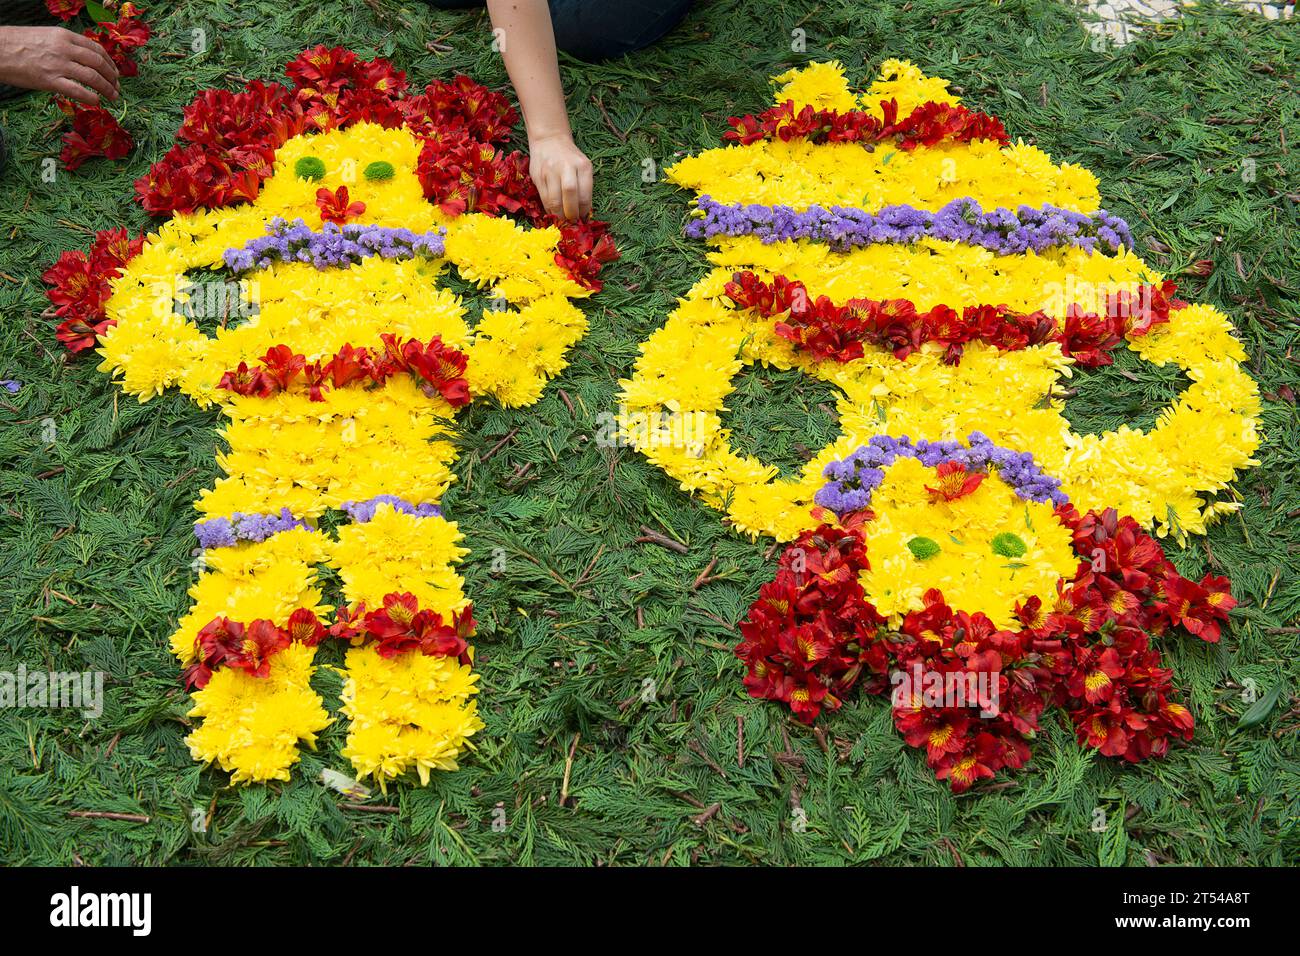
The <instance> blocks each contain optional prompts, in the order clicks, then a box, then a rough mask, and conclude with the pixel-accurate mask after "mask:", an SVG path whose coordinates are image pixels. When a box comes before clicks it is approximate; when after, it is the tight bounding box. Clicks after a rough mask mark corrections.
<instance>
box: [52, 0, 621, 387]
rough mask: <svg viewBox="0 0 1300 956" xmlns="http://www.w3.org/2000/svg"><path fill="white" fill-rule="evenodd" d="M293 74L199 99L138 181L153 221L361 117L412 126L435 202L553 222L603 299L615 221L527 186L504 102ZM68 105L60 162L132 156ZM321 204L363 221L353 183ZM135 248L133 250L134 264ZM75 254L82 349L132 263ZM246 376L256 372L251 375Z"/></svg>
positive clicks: (466, 84) (323, 57) (578, 273)
mask: <svg viewBox="0 0 1300 956" xmlns="http://www.w3.org/2000/svg"><path fill="white" fill-rule="evenodd" d="M137 17H138V12H137V11H136V10H135V8H134V7H133V6H132V5H131V4H129V3H128V4H123V6H122V8H121V19H120V20H119V21H118V23H117V24H113V25H110V26H109V27H108V28H107V29H106V30H105V35H106V36H107V37H110V38H112V40H113V42H114V43H116V44H118V47H119V48H120V49H121V50H126V49H130V48H132V44H133V43H135V42H136V41H137V40H139V38H140V37H142V36H143V37H144V38H146V39H147V35H148V29H147V27H144V25H143V24H142V23H140V22H139V21H138V19H137ZM142 27H143V32H142V31H141V28H142ZM141 42H142V41H141ZM285 73H286V75H287V76H288V77H289V78H290V79H291V80H292V81H293V84H294V86H293V88H292V89H290V88H288V87H285V86H283V85H281V84H278V83H271V84H267V83H262V82H260V81H257V80H254V81H252V82H250V83H249V84H248V85H247V86H246V87H245V88H244V89H243V90H240V91H238V92H230V91H227V90H204V91H202V92H201V93H199V94H198V95H197V96H196V97H195V98H194V100H193V101H192V102H191V103H190V104H189V105H188V106H187V107H186V108H185V110H184V115H183V120H182V122H181V125H180V128H179V129H178V130H177V132H176V143H175V145H173V146H172V148H171V149H169V150H168V151H167V153H166V154H165V155H164V156H163V158H162V159H160V160H159V161H158V162H156V163H154V164H153V166H152V167H150V169H149V171H148V172H147V173H146V174H145V175H144V176H142V177H140V179H138V180H137V181H136V183H135V191H136V198H137V199H138V200H139V202H140V204H141V206H143V207H144V209H145V211H146V212H148V213H151V214H154V215H165V214H171V213H188V212H194V211H195V210H198V209H204V208H208V209H210V208H215V207H219V206H226V205H232V204H237V203H242V202H251V201H252V200H253V199H255V198H257V194H258V191H259V190H260V189H261V186H262V182H263V180H265V179H266V178H268V177H269V176H270V175H271V172H272V168H273V165H274V160H275V153H276V150H278V149H279V148H280V147H281V146H283V145H284V144H285V143H286V142H288V141H289V140H290V139H292V138H293V137H294V136H297V135H298V134H300V133H303V132H306V131H308V130H315V129H332V128H336V127H345V126H349V125H351V124H353V123H357V122H361V121H362V120H365V121H368V122H374V123H379V124H381V125H383V126H386V127H389V128H394V127H398V126H405V127H406V128H408V129H409V130H411V132H412V133H414V134H415V135H416V136H417V137H418V138H419V139H420V140H422V143H423V145H422V148H421V152H420V159H419V164H418V167H417V170H416V172H417V175H418V176H419V178H420V182H421V184H422V186H423V188H424V192H425V195H426V196H427V197H428V198H429V199H430V200H432V201H434V202H436V203H438V204H439V206H441V208H442V209H443V210H444V211H445V212H448V213H451V214H453V215H454V214H459V213H463V212H481V213H484V214H487V215H494V216H495V215H503V214H514V215H519V216H521V217H522V218H524V219H526V220H527V221H528V222H529V223H531V224H532V225H533V226H536V227H539V228H542V227H547V226H554V227H555V228H557V229H558V230H559V232H560V241H559V242H558V243H557V246H556V253H555V261H556V263H557V264H558V265H559V266H560V267H561V268H563V269H564V270H565V271H566V272H568V273H569V275H570V276H572V277H573V280H574V281H575V282H577V283H578V284H579V285H581V286H583V287H584V288H587V289H591V290H593V291H598V290H599V289H600V287H601V282H600V278H599V274H600V270H601V267H602V266H603V265H604V264H605V263H608V262H612V261H613V260H615V259H617V258H618V250H617V248H616V247H615V245H614V239H613V237H612V236H611V235H610V233H609V224H608V223H605V222H601V221H599V220H594V219H589V220H586V221H583V222H572V223H569V222H561V221H559V220H557V219H556V218H555V217H554V216H551V215H549V214H547V212H546V210H545V208H544V207H543V206H542V202H541V198H540V196H539V195H538V193H537V188H536V187H535V186H534V185H533V181H532V179H531V178H529V176H528V158H527V156H525V155H524V154H523V153H520V152H517V151H516V152H509V153H507V152H504V151H503V150H501V149H500V148H498V144H501V143H504V142H505V141H506V140H507V139H508V138H509V136H510V133H511V130H512V128H513V125H514V123H515V121H516V120H517V118H518V117H517V114H516V113H515V110H514V109H513V108H512V107H511V106H510V104H509V101H508V100H507V99H506V98H505V97H504V96H503V95H502V94H500V93H495V92H492V91H491V90H488V89H487V88H486V87H484V86H481V85H480V84H478V83H475V82H474V81H473V80H471V79H469V77H466V76H460V75H458V76H455V77H453V78H452V79H450V80H435V81H433V82H432V83H430V84H429V85H428V86H426V87H425V89H424V92H423V93H419V94H416V95H413V96H406V95H404V94H405V92H406V89H407V82H406V76H405V74H403V73H402V72H400V71H398V70H395V69H394V68H393V67H392V65H391V64H389V63H387V62H385V61H384V60H378V59H376V60H361V59H359V58H358V57H357V55H356V54H355V53H352V52H351V51H349V50H344V49H341V48H334V49H329V48H326V47H324V46H318V47H316V48H314V49H311V50H307V51H305V52H304V53H302V54H301V55H300V56H298V57H296V58H295V59H294V60H293V61H291V62H290V63H289V64H288V65H287V66H286V67H285ZM69 109H70V111H72V115H74V129H73V131H72V132H71V133H69V134H68V136H69V137H72V138H73V139H72V141H71V142H70V143H69V145H68V146H67V147H65V150H64V161H65V163H69V164H70V168H75V167H76V166H77V165H80V163H82V162H84V161H85V159H86V158H88V157H90V156H93V155H107V156H111V157H114V158H117V157H120V156H124V155H125V154H126V153H127V152H129V150H130V149H131V140H130V136H129V134H127V133H126V131H125V130H123V129H121V127H120V126H118V125H117V122H116V120H114V119H113V117H112V115H111V114H109V113H108V112H107V111H106V110H103V109H102V108H100V107H76V108H75V109H74V108H73V107H71V106H69ZM317 202H318V204H319V206H320V209H321V212H322V216H323V218H325V219H326V220H327V221H330V222H345V221H347V220H348V219H351V218H354V217H356V216H359V215H362V214H363V213H364V211H365V204H364V203H361V202H355V201H351V200H350V197H349V196H348V194H347V189H346V187H340V188H339V189H338V190H337V191H336V192H333V193H331V192H330V191H329V190H324V189H322V190H320V191H319V192H318V193H317ZM139 249H140V245H139V244H136V245H135V246H134V247H133V248H132V249H131V252H130V255H134V254H135V253H136V252H138V251H139ZM72 255H77V256H81V257H82V258H81V260H80V261H83V262H84V260H85V254H84V253H76V254H73V253H65V254H64V256H63V257H62V258H61V259H60V260H59V264H58V266H56V267H55V268H52V269H50V270H49V271H48V272H46V274H45V277H46V281H47V282H49V283H51V284H52V285H54V286H55V287H54V288H52V289H50V290H49V291H48V293H47V294H48V295H49V297H50V300H51V301H52V302H54V304H55V305H56V306H57V307H59V314H60V315H61V316H64V314H65V309H67V308H68V307H69V304H70V303H71V302H72V301H73V300H75V302H76V305H75V308H73V311H74V312H75V315H68V316H65V322H64V324H63V325H61V326H60V329H59V339H60V341H63V342H64V343H65V344H67V345H68V347H69V348H70V349H71V350H72V351H80V350H82V349H86V348H90V347H91V346H93V345H94V344H95V341H96V337H97V336H98V335H99V334H100V333H102V332H103V331H104V329H105V328H107V322H106V320H105V316H104V311H103V306H104V303H105V302H106V301H107V298H108V285H107V280H108V279H109V278H112V277H115V276H116V275H117V272H116V271H115V270H116V268H117V267H120V266H122V265H124V264H125V261H126V260H125V259H124V260H121V261H120V262H115V263H113V264H112V271H109V272H107V273H106V274H105V275H104V276H102V277H100V278H93V277H92V276H87V277H85V281H84V282H83V280H82V277H81V276H80V274H79V269H77V268H72V267H70V266H69V264H68V259H69V256H72ZM92 258H93V256H92ZM128 258H129V256H128ZM236 371H238V370H236ZM245 371H246V372H248V373H249V374H252V371H253V370H248V369H247V368H246V369H245ZM230 374H231V375H235V372H232V373H230ZM236 381H239V379H238V378H235V379H232V382H236ZM253 385H256V387H259V388H260V387H262V386H261V384H260V380H258V379H257V378H256V376H254V377H253V379H251V380H250V382H249V383H247V384H246V385H245V384H241V386H240V387H253ZM439 387H440V388H441V386H439ZM453 394H454V393H453ZM449 400H451V399H449Z"/></svg>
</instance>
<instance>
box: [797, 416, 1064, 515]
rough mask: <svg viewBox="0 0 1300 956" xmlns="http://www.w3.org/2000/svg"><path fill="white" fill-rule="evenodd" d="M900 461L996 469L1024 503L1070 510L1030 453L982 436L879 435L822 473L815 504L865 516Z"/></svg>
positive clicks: (1057, 486)
mask: <svg viewBox="0 0 1300 956" xmlns="http://www.w3.org/2000/svg"><path fill="white" fill-rule="evenodd" d="M899 458H915V459H917V460H918V461H919V462H920V463H921V464H923V465H925V466H926V467H927V468H937V467H938V466H939V465H942V464H943V463H944V462H956V463H957V464H960V465H965V466H966V467H967V468H968V469H969V470H971V471H982V470H985V469H988V468H996V469H997V472H998V477H999V478H1000V479H1001V480H1002V481H1003V482H1005V483H1006V484H1007V485H1009V486H1010V487H1011V490H1012V491H1014V492H1015V493H1016V496H1017V497H1019V498H1021V499H1023V500H1025V501H1050V502H1052V504H1054V505H1064V504H1069V501H1070V499H1069V497H1067V496H1066V494H1065V492H1063V491H1061V482H1060V480H1059V479H1057V478H1053V477H1052V476H1051V475H1048V474H1047V473H1045V472H1044V471H1043V470H1042V468H1040V467H1039V466H1038V465H1037V463H1035V461H1034V456H1033V455H1032V454H1030V453H1029V452H1027V451H1012V450H1011V449H1009V448H1003V447H1001V446H1000V445H995V444H993V442H992V441H991V440H990V439H989V438H988V437H986V436H985V435H983V434H981V433H980V432H971V433H970V434H969V435H968V436H967V437H966V441H965V442H964V443H963V442H960V441H927V440H925V439H924V438H920V439H917V440H916V441H915V442H914V441H912V440H911V439H910V438H908V437H907V436H906V435H904V436H902V437H901V438H891V437H890V436H889V435H875V436H873V437H872V438H871V439H870V440H869V441H868V442H867V443H866V444H865V445H863V446H862V447H860V448H859V449H857V450H856V451H855V452H853V453H852V454H851V455H849V456H848V457H847V458H843V459H840V460H838V461H833V462H831V463H830V464H829V465H827V466H826V468H825V469H824V470H823V471H822V476H823V477H824V478H826V479H828V482H827V484H825V485H823V486H822V487H821V489H820V490H818V492H817V494H816V495H815V496H814V498H813V500H814V501H815V502H816V503H817V504H819V505H821V506H822V507H823V508H829V509H830V510H831V511H834V512H835V513H837V514H841V515H842V514H846V513H847V512H850V511H861V510H862V509H863V508H866V507H867V506H868V505H869V504H871V494H872V492H874V491H875V490H876V488H878V487H879V486H880V483H881V482H882V481H884V479H885V469H886V468H888V467H889V466H890V465H892V464H893V463H894V462H895V461H896V460H897V459H899Z"/></svg>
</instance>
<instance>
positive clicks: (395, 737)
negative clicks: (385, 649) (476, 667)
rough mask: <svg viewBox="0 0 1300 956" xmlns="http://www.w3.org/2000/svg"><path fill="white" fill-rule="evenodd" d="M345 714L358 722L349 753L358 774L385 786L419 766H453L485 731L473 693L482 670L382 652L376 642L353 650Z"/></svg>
mask: <svg viewBox="0 0 1300 956" xmlns="http://www.w3.org/2000/svg"><path fill="white" fill-rule="evenodd" d="M347 675H348V676H347V680H346V682H345V683H344V685H343V708H342V710H343V714H344V715H345V716H347V717H349V718H351V720H352V725H351V727H350V729H349V730H348V739H347V743H346V744H345V745H344V747H343V756H345V757H347V758H348V759H349V760H350V761H352V766H353V767H355V768H356V771H357V775H358V778H359V779H364V778H365V777H374V779H375V781H376V782H377V783H378V784H379V786H380V788H381V789H387V785H388V782H389V781H390V780H392V779H393V778H395V777H398V776H401V775H402V774H403V773H405V772H406V771H407V770H408V769H411V768H414V769H415V772H416V773H417V774H418V775H419V777H420V783H422V784H423V783H428V782H429V771H430V770H455V769H456V758H457V757H459V756H460V755H461V753H463V752H464V750H465V749H466V748H467V747H470V746H471V744H470V743H469V738H470V737H471V736H472V735H473V734H475V733H476V732H477V731H479V730H481V729H482V728H483V721H482V720H480V719H479V716H478V711H477V709H476V707H475V705H474V701H473V700H472V695H474V694H476V693H478V688H477V687H476V686H475V682H476V681H477V680H478V675H476V674H474V673H473V672H472V671H471V670H470V668H469V667H468V666H466V665H463V664H459V663H457V662H456V660H455V659H454V658H450V657H427V656H425V655H424V654H419V653H411V652H408V653H405V654H400V655H398V656H397V657H394V658H385V657H380V656H379V653H378V652H377V651H376V650H375V649H374V648H372V647H354V648H352V649H351V650H349V651H348V657H347Z"/></svg>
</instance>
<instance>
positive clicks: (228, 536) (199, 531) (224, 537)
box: [194, 518, 236, 551]
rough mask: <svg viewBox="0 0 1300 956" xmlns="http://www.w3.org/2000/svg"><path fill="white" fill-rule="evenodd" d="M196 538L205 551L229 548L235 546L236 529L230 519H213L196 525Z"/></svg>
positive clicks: (198, 522)
mask: <svg viewBox="0 0 1300 956" xmlns="http://www.w3.org/2000/svg"><path fill="white" fill-rule="evenodd" d="M194 537H196V538H198V539H199V547H200V548H202V549H203V550H204V551H207V550H210V549H212V548H229V547H231V546H232V545H234V544H235V542H236V539H235V529H234V528H233V527H232V526H231V524H230V519H229V518H212V519H210V520H208V521H197V522H195V523H194Z"/></svg>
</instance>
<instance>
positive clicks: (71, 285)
mask: <svg viewBox="0 0 1300 956" xmlns="http://www.w3.org/2000/svg"><path fill="white" fill-rule="evenodd" d="M143 247H144V236H138V237H136V238H134V239H133V238H131V236H130V234H129V233H128V232H127V231H126V230H125V229H107V230H104V231H101V232H97V233H95V241H94V243H92V245H91V247H90V252H89V254H87V253H85V252H82V251H81V250H80V249H77V250H73V251H69V252H65V253H63V254H62V255H60V256H59V260H58V262H56V263H55V264H54V265H52V266H51V267H50V268H49V269H47V270H46V271H45V273H44V274H43V275H42V276H41V278H42V279H43V280H44V281H45V282H46V283H47V284H48V285H49V286H50V289H49V290H48V292H47V295H48V296H49V299H50V302H51V303H52V304H53V306H54V313H55V315H56V316H57V317H58V318H60V319H61V320H62V321H61V322H60V323H59V327H58V331H57V333H56V335H57V336H58V339H59V341H60V342H62V343H63V344H64V345H65V346H67V348H68V351H70V352H80V351H81V350H82V349H88V348H90V347H91V346H93V345H94V344H95V341H96V339H97V338H98V337H99V336H100V335H102V334H103V332H104V330H105V329H106V328H108V327H109V325H111V324H112V323H111V321H110V320H108V319H106V318H104V303H105V302H107V301H108V297H109V296H110V295H112V292H113V290H112V288H111V286H110V284H109V283H110V280H112V279H115V278H117V276H118V275H119V274H120V272H121V269H122V267H123V266H125V265H126V263H127V261H128V260H129V259H131V257H132V256H134V255H135V254H136V253H138V252H139V251H140V250H141V249H142V248H143Z"/></svg>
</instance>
